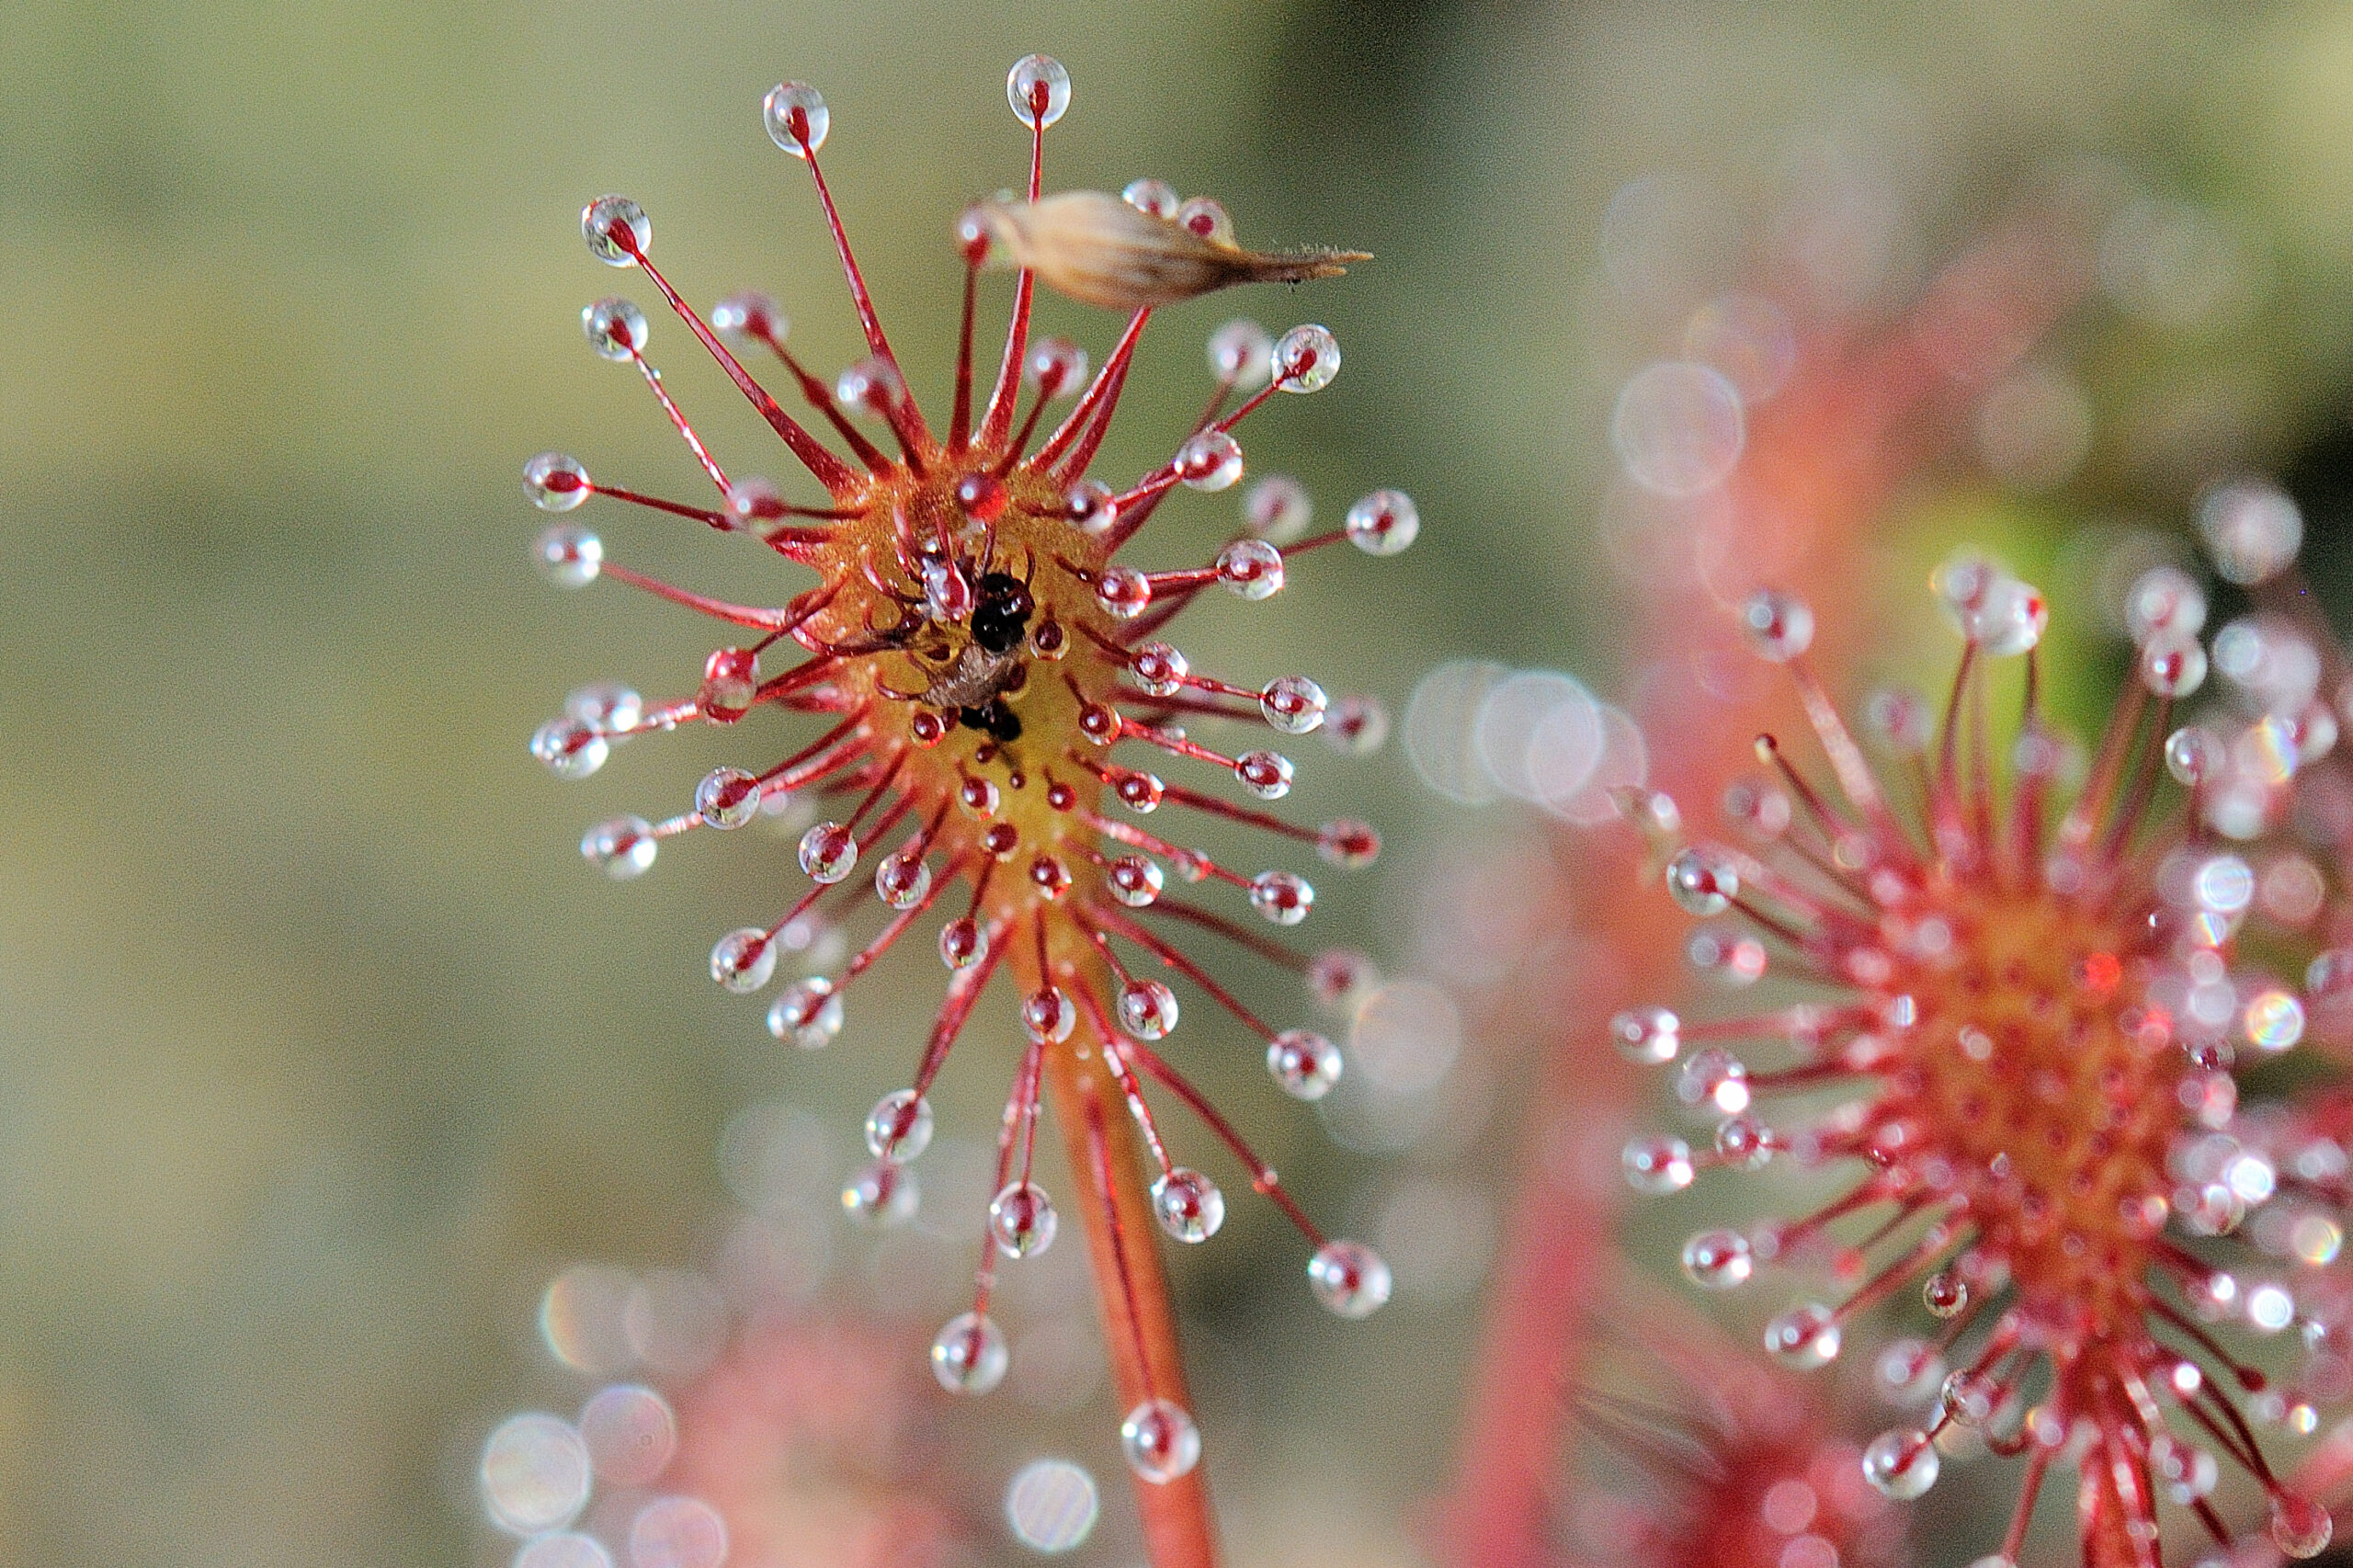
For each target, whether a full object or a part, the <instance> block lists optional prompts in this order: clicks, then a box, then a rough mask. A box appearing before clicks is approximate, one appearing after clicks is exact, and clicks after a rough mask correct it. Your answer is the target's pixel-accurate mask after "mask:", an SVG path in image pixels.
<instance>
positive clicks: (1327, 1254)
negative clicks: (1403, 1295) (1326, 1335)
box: [1307, 1241, 1392, 1318]
mask: <svg viewBox="0 0 2353 1568" xmlns="http://www.w3.org/2000/svg"><path fill="white" fill-rule="evenodd" d="M1307 1283H1308V1287H1309V1288H1310V1289H1311V1290H1313V1291H1314V1292H1315V1299H1316V1300H1317V1301H1321V1302H1323V1303H1324V1310H1325V1311H1327V1312H1333V1313H1336V1315H1338V1316H1340V1317H1344V1318H1365V1317H1370V1316H1371V1315H1372V1314H1373V1313H1374V1312H1379V1311H1380V1310H1381V1306H1382V1304H1383V1303H1385V1302H1386V1301H1388V1300H1389V1291H1390V1288H1391V1285H1392V1279H1391V1278H1390V1273H1389V1265H1387V1264H1386V1263H1383V1262H1382V1261H1381V1255H1380V1254H1379V1253H1377V1252H1375V1251H1373V1250H1372V1249H1371V1248H1370V1247H1369V1246H1367V1245H1365V1244H1363V1243H1362V1242H1350V1241H1329V1242H1325V1243H1324V1244H1323V1245H1322V1246H1320V1247H1317V1248H1316V1249H1315V1256H1313V1257H1311V1258H1309V1259H1308V1260H1307Z"/></svg>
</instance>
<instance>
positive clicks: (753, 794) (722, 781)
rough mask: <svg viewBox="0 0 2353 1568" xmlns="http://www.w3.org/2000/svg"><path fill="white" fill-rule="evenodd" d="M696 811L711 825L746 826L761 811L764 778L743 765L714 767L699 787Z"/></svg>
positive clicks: (723, 826)
mask: <svg viewBox="0 0 2353 1568" xmlns="http://www.w3.org/2000/svg"><path fill="white" fill-rule="evenodd" d="M695 812H696V814H697V815H699V816H700V817H701V818H702V820H703V824H704V825H706V826H708V827H715V828H719V829H722V830H725V829H728V828H736V827H742V826H743V825H744V824H745V823H747V822H750V821H751V820H752V819H753V818H754V817H756V816H758V815H759V814H760V781H759V780H758V779H757V778H754V777H753V776H752V775H751V774H749V773H746V772H745V771H744V770H743V769H742V768H740V767H714V768H712V769H711V770H710V772H709V773H706V774H704V775H703V779H702V782H701V783H699V784H698V785H696V786H695Z"/></svg>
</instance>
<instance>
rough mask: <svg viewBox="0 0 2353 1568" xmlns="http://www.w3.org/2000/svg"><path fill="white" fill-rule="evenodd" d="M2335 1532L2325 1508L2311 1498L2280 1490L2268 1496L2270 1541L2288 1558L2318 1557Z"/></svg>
mask: <svg viewBox="0 0 2353 1568" xmlns="http://www.w3.org/2000/svg"><path fill="white" fill-rule="evenodd" d="M2334 1533H2335V1525H2334V1524H2333V1522H2332V1521H2331V1520H2330V1518H2329V1517H2328V1510H2327V1509H2326V1508H2324V1507H2322V1506H2320V1505H2319V1504H2318V1503H2315V1502H2313V1500H2312V1499H2311V1498H2309V1497H2305V1496H2302V1495H2300V1494H2296V1493H2293V1492H2282V1493H2280V1494H2278V1495H2277V1496H2275V1497H2273V1498H2272V1499H2271V1543H2272V1544H2273V1545H2274V1546H2277V1547H2278V1548H2279V1550H2280V1551H2283V1552H2285V1553H2287V1554H2288V1555H2289V1556H2290V1557H2293V1558H2298V1559H2302V1558H2306V1557H2318V1556H2319V1555H2320V1554H2321V1553H2322V1552H2324V1551H2327V1550H2328V1542H2329V1538H2330V1536H2331V1535H2332V1534H2334Z"/></svg>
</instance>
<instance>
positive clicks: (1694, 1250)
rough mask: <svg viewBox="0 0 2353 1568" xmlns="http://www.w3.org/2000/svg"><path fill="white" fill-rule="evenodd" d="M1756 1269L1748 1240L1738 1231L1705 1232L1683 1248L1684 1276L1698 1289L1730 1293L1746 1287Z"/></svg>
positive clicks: (1694, 1237) (1686, 1243) (1693, 1238)
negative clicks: (1743, 1285)
mask: <svg viewBox="0 0 2353 1568" xmlns="http://www.w3.org/2000/svg"><path fill="white" fill-rule="evenodd" d="M1683 1272H1684V1273H1685V1274H1687V1275H1688V1276H1690V1278H1691V1282H1692V1283H1693V1284H1694V1285H1701V1286H1705V1287H1706V1288H1707V1289H1709V1290H1731V1289H1732V1288H1733V1286H1735V1285H1741V1284H1745V1283H1746V1282H1747V1279H1748V1277H1749V1275H1751V1274H1752V1273H1754V1272H1756V1258H1755V1257H1754V1256H1752V1255H1751V1254H1750V1252H1749V1250H1748V1238H1747V1237H1745V1236H1744V1235H1742V1234H1741V1233H1739V1232H1737V1231H1701V1232H1700V1233H1699V1234H1698V1235H1696V1236H1693V1237H1692V1238H1691V1239H1690V1240H1689V1241H1688V1242H1685V1243H1684V1244H1683Z"/></svg>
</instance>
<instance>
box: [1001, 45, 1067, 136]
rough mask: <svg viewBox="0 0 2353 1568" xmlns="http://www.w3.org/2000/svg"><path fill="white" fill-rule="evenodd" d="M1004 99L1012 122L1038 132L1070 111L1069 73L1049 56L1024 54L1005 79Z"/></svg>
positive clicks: (1061, 64)
mask: <svg viewBox="0 0 2353 1568" xmlns="http://www.w3.org/2000/svg"><path fill="white" fill-rule="evenodd" d="M1005 97H1006V102H1008V103H1010V104H1011V105H1012V106H1013V117H1014V119H1017V120H1019V121H1020V122H1021V123H1022V124H1024V125H1028V126H1034V127H1036V128H1037V129H1039V130H1040V131H1042V130H1044V129H1045V128H1046V127H1047V126H1049V125H1051V124H1053V123H1054V121H1056V120H1058V119H1061V118H1062V117H1063V114H1064V113H1065V112H1066V111H1067V110H1068V109H1069V108H1070V73H1069V72H1068V71H1066V70H1064V69H1063V62H1061V61H1059V60H1056V59H1055V58H1054V57H1053V56H1052V55H1051V54H1025V55H1023V56H1022V57H1021V58H1020V59H1019V60H1017V61H1015V62H1013V69H1012V71H1011V72H1009V73H1008V74H1006V78H1005Z"/></svg>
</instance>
